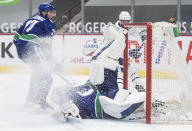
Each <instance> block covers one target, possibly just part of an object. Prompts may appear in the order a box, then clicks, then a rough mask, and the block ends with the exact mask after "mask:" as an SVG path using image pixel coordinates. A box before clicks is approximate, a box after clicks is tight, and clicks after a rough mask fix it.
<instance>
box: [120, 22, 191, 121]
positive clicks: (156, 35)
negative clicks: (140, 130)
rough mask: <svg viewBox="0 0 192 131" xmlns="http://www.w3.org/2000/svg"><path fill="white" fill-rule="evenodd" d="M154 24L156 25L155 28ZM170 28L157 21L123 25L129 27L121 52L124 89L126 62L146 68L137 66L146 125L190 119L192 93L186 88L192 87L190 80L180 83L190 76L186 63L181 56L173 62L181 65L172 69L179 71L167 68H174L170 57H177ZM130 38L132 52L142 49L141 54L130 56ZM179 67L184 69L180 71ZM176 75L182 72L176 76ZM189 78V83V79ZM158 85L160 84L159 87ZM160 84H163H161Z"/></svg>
mask: <svg viewBox="0 0 192 131" xmlns="http://www.w3.org/2000/svg"><path fill="white" fill-rule="evenodd" d="M171 26H172V25H170V27H171ZM156 27H157V28H158V29H157V30H156ZM170 27H169V23H167V24H165V23H160V22H159V23H158V24H156V25H153V24H152V23H129V24H127V25H124V28H125V29H127V30H128V33H127V35H126V41H125V42H126V47H125V51H124V63H123V64H124V65H123V66H124V68H123V82H124V84H123V88H125V89H127V88H130V87H129V81H128V80H129V76H128V74H129V66H128V65H129V64H128V63H131V64H132V63H136V64H134V67H135V68H137V67H139V66H140V67H141V66H142V67H141V68H145V69H142V70H141V68H140V67H139V68H140V69H139V68H137V69H136V70H137V71H136V72H137V73H138V74H139V75H140V77H142V79H144V82H145V85H144V86H145V89H146V101H145V105H144V106H145V121H146V123H148V124H150V123H162V122H163V123H172V122H173V123H175V122H176V123H177V122H179V123H180V122H182V123H183V122H184V121H186V122H189V121H190V120H191V115H192V114H191V112H192V101H191V100H190V97H191V98H192V95H190V94H189V93H188V94H187V92H189V91H192V90H191V88H189V86H190V87H192V86H191V84H190V82H183V81H184V80H185V81H186V79H184V76H183V75H184V74H186V76H187V77H185V78H189V77H191V76H190V74H189V70H187V68H188V67H187V64H186V63H184V62H182V63H183V64H181V60H184V57H183V59H181V60H180V61H179V60H178V63H177V62H176V65H177V64H178V65H179V64H180V67H178V68H175V70H179V71H178V73H175V72H171V71H170V70H174V69H173V68H174V66H175V65H172V63H174V62H175V61H177V60H173V61H174V62H172V59H174V58H175V59H177V58H178V57H179V56H178V53H177V51H178V50H179V46H178V49H176V48H177V47H176V46H177V45H176V43H174V42H173V39H172V38H173V34H172V30H171V29H172V28H170ZM170 32H171V33H170ZM142 33H143V34H142ZM138 37H140V38H138ZM135 39H136V41H135ZM139 39H140V40H139ZM131 41H132V42H133V43H134V42H136V43H135V45H136V50H134V49H133V50H134V51H135V55H138V53H140V52H142V53H141V57H140V56H139V57H136V58H131V57H130V51H131V45H130V43H131ZM138 41H139V42H138ZM175 42H176V41H175ZM138 43H139V44H138ZM170 43H172V44H173V43H174V44H175V45H176V46H171V48H169V46H170ZM134 48H135V47H134ZM173 49H176V51H175V53H172V52H171V51H172V50H173ZM176 55H177V56H176ZM155 58H156V59H155ZM179 58H180V57H179ZM139 59H142V60H141V61H142V64H139V63H141V61H140V60H139ZM162 64H163V65H162ZM172 66H173V67H172ZM181 68H186V69H185V70H184V71H183V70H182V69H181ZM140 70H141V71H140ZM143 70H145V71H143ZM165 70H166V71H165ZM167 70H168V71H167ZM178 74H179V75H181V76H179V78H178ZM165 77H166V78H165ZM175 79H179V80H175ZM188 80H189V81H191V82H192V80H191V78H189V79H188ZM158 81H159V82H158ZM178 81H179V82H180V83H182V88H181V87H180V86H178ZM160 84H162V87H160V88H159V87H158V86H159V85H160ZM163 85H166V86H164V87H163ZM156 86H157V87H156ZM174 87H175V88H174ZM176 87H177V88H176ZM164 88H166V89H165V91H162V90H164ZM159 90H161V91H159ZM165 92H166V93H167V94H166V93H165ZM171 93H172V94H171ZM174 93H175V94H174ZM164 95H165V96H164ZM168 97H170V98H168ZM182 102H183V103H182ZM187 108H188V109H187Z"/></svg>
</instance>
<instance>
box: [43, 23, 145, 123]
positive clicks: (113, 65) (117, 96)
mask: <svg viewBox="0 0 192 131" xmlns="http://www.w3.org/2000/svg"><path fill="white" fill-rule="evenodd" d="M103 32H104V37H105V40H104V41H103V43H102V45H103V46H102V47H101V48H100V49H99V50H98V51H97V52H96V53H95V55H94V56H93V57H92V61H91V66H92V69H91V74H90V78H89V80H88V81H87V82H86V83H85V84H84V85H82V86H78V87H72V88H69V89H66V90H65V91H63V92H64V94H63V95H62V96H65V97H64V98H63V97H60V98H59V97H58V95H57V93H56V92H59V95H61V89H58V91H53V92H54V93H56V94H54V93H52V94H50V95H49V97H48V99H47V100H48V103H49V104H50V105H51V106H52V107H53V108H54V109H55V110H56V112H58V116H59V118H60V119H61V120H66V119H67V118H68V117H69V116H73V117H82V118H84V119H85V118H88V119H98V118H115V119H123V118H126V117H127V116H129V115H130V114H132V113H133V112H134V111H135V110H136V109H138V108H139V107H140V106H141V105H142V104H143V103H144V100H145V92H141V91H135V92H134V93H133V92H131V91H130V90H126V89H123V88H122V84H121V83H120V84H119V83H118V78H119V79H120V75H122V72H120V73H119V72H118V68H121V66H122V62H119V58H122V57H123V52H124V48H125V34H126V32H127V31H126V30H123V29H122V30H121V31H119V30H117V28H116V26H115V25H113V24H108V25H107V26H105V27H104V28H103ZM134 79H136V78H134ZM134 86H135V85H134ZM54 95H56V96H55V97H54ZM52 98H53V99H54V100H52ZM55 100H56V101H55ZM57 100H58V101H57ZM61 101H63V102H61ZM61 103H62V104H61Z"/></svg>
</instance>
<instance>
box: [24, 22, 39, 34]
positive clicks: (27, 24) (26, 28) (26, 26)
mask: <svg viewBox="0 0 192 131" xmlns="http://www.w3.org/2000/svg"><path fill="white" fill-rule="evenodd" d="M38 22H39V21H37V20H30V21H28V22H27V23H26V25H25V29H24V30H26V32H29V31H30V30H31V29H33V27H34V26H35V24H37V23H38Z"/></svg>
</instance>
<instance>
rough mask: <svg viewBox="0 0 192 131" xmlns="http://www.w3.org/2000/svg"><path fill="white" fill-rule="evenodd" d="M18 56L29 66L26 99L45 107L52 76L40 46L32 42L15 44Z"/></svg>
mask: <svg viewBox="0 0 192 131" xmlns="http://www.w3.org/2000/svg"><path fill="white" fill-rule="evenodd" d="M16 48H17V53H18V57H19V58H20V59H21V60H22V61H24V62H25V63H26V64H28V65H30V66H31V69H32V75H31V81H30V89H29V92H28V96H27V101H28V102H32V103H35V104H40V105H41V106H42V107H43V108H46V107H47V103H46V97H47V95H48V92H49V89H50V87H51V84H52V76H51V72H50V69H49V67H48V63H47V60H46V58H45V57H44V56H43V52H42V51H41V48H39V47H37V46H35V45H34V44H32V43H26V44H20V45H19V44H18V45H16Z"/></svg>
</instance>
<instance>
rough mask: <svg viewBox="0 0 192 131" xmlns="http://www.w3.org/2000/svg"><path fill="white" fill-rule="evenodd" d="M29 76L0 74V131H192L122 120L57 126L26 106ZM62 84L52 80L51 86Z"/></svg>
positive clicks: (185, 127) (185, 126)
mask: <svg viewBox="0 0 192 131" xmlns="http://www.w3.org/2000/svg"><path fill="white" fill-rule="evenodd" d="M67 78H68V79H69V80H70V81H74V82H75V83H83V82H84V81H86V79H87V78H88V77H87V76H68V77H67ZM29 81H30V75H29V74H0V131H26V130H29V131H30V130H35V131H37V130H46V131H53V130H54V131H75V130H78V131H79V130H80V131H81V130H82V131H99V130H105V131H118V130H123V131H125V130H126V131H191V130H192V125H190V124H150V125H149V124H145V123H142V122H140V123H137V122H127V121H121V120H82V121H81V122H68V123H60V122H58V121H57V120H56V118H55V117H53V116H51V115H50V114H48V113H45V112H43V111H40V110H35V109H33V108H30V107H27V106H26V105H25V98H26V95H27V91H28V89H29ZM62 84H64V82H63V80H62V79H60V78H59V77H57V76H54V83H53V85H54V86H57V85H62Z"/></svg>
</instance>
